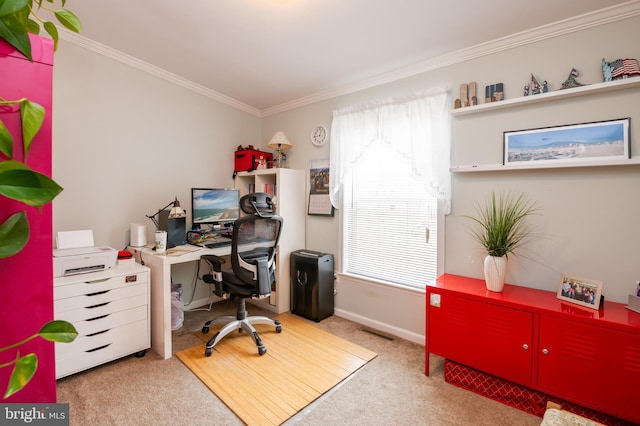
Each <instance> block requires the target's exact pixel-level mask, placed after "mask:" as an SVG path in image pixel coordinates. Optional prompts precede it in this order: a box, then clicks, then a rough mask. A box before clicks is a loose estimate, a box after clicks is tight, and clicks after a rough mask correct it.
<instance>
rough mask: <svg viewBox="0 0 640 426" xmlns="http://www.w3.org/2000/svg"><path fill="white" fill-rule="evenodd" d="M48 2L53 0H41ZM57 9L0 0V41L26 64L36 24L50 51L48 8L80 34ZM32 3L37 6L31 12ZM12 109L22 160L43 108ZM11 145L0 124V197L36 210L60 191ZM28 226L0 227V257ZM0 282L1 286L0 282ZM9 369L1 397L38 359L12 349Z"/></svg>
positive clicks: (66, 333)
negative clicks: (19, 134)
mask: <svg viewBox="0 0 640 426" xmlns="http://www.w3.org/2000/svg"><path fill="white" fill-rule="evenodd" d="M46 2H47V3H50V4H53V3H54V0H46ZM60 3H61V5H62V9H56V10H54V9H51V8H49V7H46V6H43V4H42V0H35V1H34V0H0V38H1V39H3V40H5V41H6V42H8V43H9V44H11V45H12V46H13V47H15V48H16V49H17V50H18V51H20V52H21V53H22V54H23V55H24V56H26V57H27V58H28V59H29V60H30V61H33V58H32V56H31V40H30V39H29V33H31V34H39V33H40V23H41V24H42V26H43V27H44V29H45V31H46V32H47V33H48V34H49V35H50V36H51V38H52V39H53V42H54V50H55V49H56V48H57V46H58V30H57V28H56V26H55V24H53V23H52V22H50V21H46V20H43V19H42V18H40V16H39V15H38V12H39V11H40V10H48V11H50V12H52V13H53V14H54V16H55V17H56V19H57V20H58V22H60V23H61V24H62V25H63V26H65V27H66V28H68V29H70V30H72V31H75V32H80V30H81V25H80V21H79V20H78V18H77V17H76V16H75V15H74V14H73V13H71V12H70V11H68V10H66V9H64V5H65V3H66V0H60ZM34 4H35V5H37V7H36V9H35V10H34ZM15 105H18V106H19V108H20V120H21V130H22V150H23V158H24V160H25V161H26V159H27V156H28V154H29V151H30V149H31V143H32V142H33V139H34V137H35V136H36V134H37V133H38V132H39V130H40V128H41V127H42V123H43V122H44V117H45V109H44V108H43V107H42V106H41V105H39V104H37V103H35V102H31V101H29V100H28V99H26V98H23V99H18V100H6V99H4V98H2V97H0V107H3V110H4V109H6V108H7V107H8V108H13V107H15ZM13 151H14V143H13V137H12V136H11V133H10V132H9V130H8V129H7V127H6V126H5V124H4V123H3V122H2V121H1V120H0V154H2V156H0V195H2V196H4V197H6V198H10V199H12V200H16V201H18V202H21V203H23V204H26V205H28V206H33V207H36V208H38V210H40V208H41V207H42V206H43V205H45V204H47V203H49V202H51V201H52V200H53V199H54V198H55V197H56V196H57V195H58V194H59V193H60V192H61V191H62V187H60V185H58V184H57V183H56V182H54V181H53V180H52V179H51V178H49V177H48V176H45V175H43V174H42V173H38V172H36V171H34V170H31V169H30V168H29V167H28V166H27V165H26V164H25V163H24V162H21V161H16V160H14V157H13ZM29 232H30V231H29V222H28V220H27V214H26V212H25V211H20V212H16V213H13V214H12V215H11V216H9V218H7V219H6V220H5V221H4V222H3V223H1V224H0V259H1V258H7V257H10V256H13V255H15V254H17V253H19V252H20V251H21V250H22V249H23V248H24V247H25V245H26V244H27V242H28V241H29ZM0 284H4V282H0ZM77 335H78V332H77V331H76V329H75V327H74V326H73V325H72V324H70V323H68V322H66V321H50V322H48V323H47V324H45V325H44V326H43V327H42V328H41V329H40V331H39V332H38V333H36V334H34V335H32V336H30V337H28V338H26V339H24V340H22V341H21V342H18V343H15V344H12V345H9V346H5V347H3V348H0V352H4V351H7V350H10V349H14V348H17V347H18V346H21V345H23V344H25V343H26V342H28V341H30V340H33V339H35V338H37V337H41V338H43V339H45V340H48V341H51V342H61V343H63V342H72V341H73V340H74V339H75V338H76V336H77ZM11 366H13V370H12V372H11V377H10V378H9V383H8V385H7V390H6V392H5V393H4V399H6V398H8V397H10V396H11V395H13V394H15V393H16V392H18V391H19V390H21V389H23V388H24V387H25V386H26V385H27V383H29V381H30V380H31V378H32V377H33V376H34V374H35V373H36V370H37V368H38V356H37V355H36V354H35V353H29V354H27V355H24V356H22V355H20V351H16V357H15V359H14V360H13V361H10V362H7V363H4V364H0V368H6V367H11Z"/></svg>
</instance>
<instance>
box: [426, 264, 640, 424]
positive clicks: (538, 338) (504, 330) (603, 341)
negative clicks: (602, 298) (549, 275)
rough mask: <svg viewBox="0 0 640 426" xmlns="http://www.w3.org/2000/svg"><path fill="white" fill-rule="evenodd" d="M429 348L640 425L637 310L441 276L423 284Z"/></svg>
mask: <svg viewBox="0 0 640 426" xmlns="http://www.w3.org/2000/svg"><path fill="white" fill-rule="evenodd" d="M426 296H427V298H426V313H427V314H426V329H425V330H426V341H425V355H426V356H425V374H426V375H429V353H434V354H437V355H440V356H442V357H444V358H446V359H449V360H451V361H455V362H457V363H460V364H464V365H466V366H469V367H471V368H474V369H477V370H481V371H483V372H486V373H489V374H491V375H494V376H497V377H500V378H502V379H505V380H508V381H511V382H514V383H518V384H520V385H524V386H527V387H530V388H532V389H534V390H537V391H540V392H544V393H546V394H549V395H553V396H556V397H558V398H562V399H564V400H566V401H570V402H573V403H575V404H579V405H582V406H585V407H588V408H591V409H594V410H597V411H601V412H603V413H606V414H609V415H612V416H616V417H620V418H622V419H625V420H629V421H631V422H634V423H640V410H638V409H637V396H638V395H639V394H640V314H638V313H636V312H633V311H630V310H628V309H626V308H625V306H624V305H623V304H620V303H614V302H606V303H605V304H604V305H603V306H602V307H601V309H600V310H598V311H596V310H592V309H587V308H581V307H579V306H577V305H572V304H569V303H566V302H563V301H561V300H559V299H558V298H557V297H556V293H555V292H550V291H543V290H537V289H531V288H526V287H519V286H514V285H506V286H505V289H504V291H503V292H502V293H494V292H490V291H488V290H487V289H486V286H485V283H484V281H483V280H479V279H474V278H467V277H461V276H457V275H451V274H445V275H443V276H441V277H439V278H438V279H437V280H436V282H435V283H434V284H431V285H428V286H427V295H426Z"/></svg>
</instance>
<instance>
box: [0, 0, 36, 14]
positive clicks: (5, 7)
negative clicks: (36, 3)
mask: <svg viewBox="0 0 640 426" xmlns="http://www.w3.org/2000/svg"><path fill="white" fill-rule="evenodd" d="M28 4H29V0H4V1H2V2H0V16H6V15H13V14H14V13H16V12H17V11H19V10H21V9H24V8H25V7H26V6H27V5H28Z"/></svg>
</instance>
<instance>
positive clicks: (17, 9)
mask: <svg viewBox="0 0 640 426" xmlns="http://www.w3.org/2000/svg"><path fill="white" fill-rule="evenodd" d="M54 2H55V0H46V3H50V4H51V5H52V6H53V4H54ZM34 3H35V5H36V7H35V8H34ZM42 3H43V1H42V0H0V38H2V39H4V40H6V41H7V42H8V43H9V44H11V45H12V46H13V47H15V48H16V49H18V50H19V51H20V52H21V53H22V54H23V55H24V56H26V57H27V58H28V59H29V60H30V61H33V58H32V57H31V42H30V41H29V33H31V34H36V35H37V34H40V30H41V28H40V24H42V27H43V28H44V30H45V31H46V32H47V33H48V34H49V35H50V36H51V38H52V39H53V48H54V50H56V49H57V48H58V29H57V28H56V26H55V24H54V23H53V22H51V21H47V20H45V19H42V18H41V17H40V15H38V13H39V12H40V11H41V10H46V11H48V12H51V13H52V14H53V15H54V16H55V17H56V19H57V20H58V22H59V23H60V24H62V25H63V26H64V27H65V28H67V29H69V30H71V31H74V32H76V33H79V32H80V31H82V24H81V23H80V20H79V19H78V18H77V17H76V15H74V14H73V13H72V12H71V11H69V10H67V9H65V8H64V6H65V3H66V0H60V4H61V8H60V9H53V8H51V7H48V6H47V5H46V4H45V5H43V4H42Z"/></svg>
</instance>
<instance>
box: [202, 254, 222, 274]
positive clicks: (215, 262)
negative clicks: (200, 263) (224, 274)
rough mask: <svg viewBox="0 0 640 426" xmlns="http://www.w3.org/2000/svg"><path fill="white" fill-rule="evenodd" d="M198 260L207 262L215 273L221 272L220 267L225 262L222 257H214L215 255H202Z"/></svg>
mask: <svg viewBox="0 0 640 426" xmlns="http://www.w3.org/2000/svg"><path fill="white" fill-rule="evenodd" d="M200 259H204V260H206V261H207V262H209V263H210V264H211V267H212V268H213V270H214V271H216V272H221V271H222V265H223V264H224V263H225V260H224V259H223V258H222V257H220V256H216V255H215V254H205V255H202V256H201V257H200Z"/></svg>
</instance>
